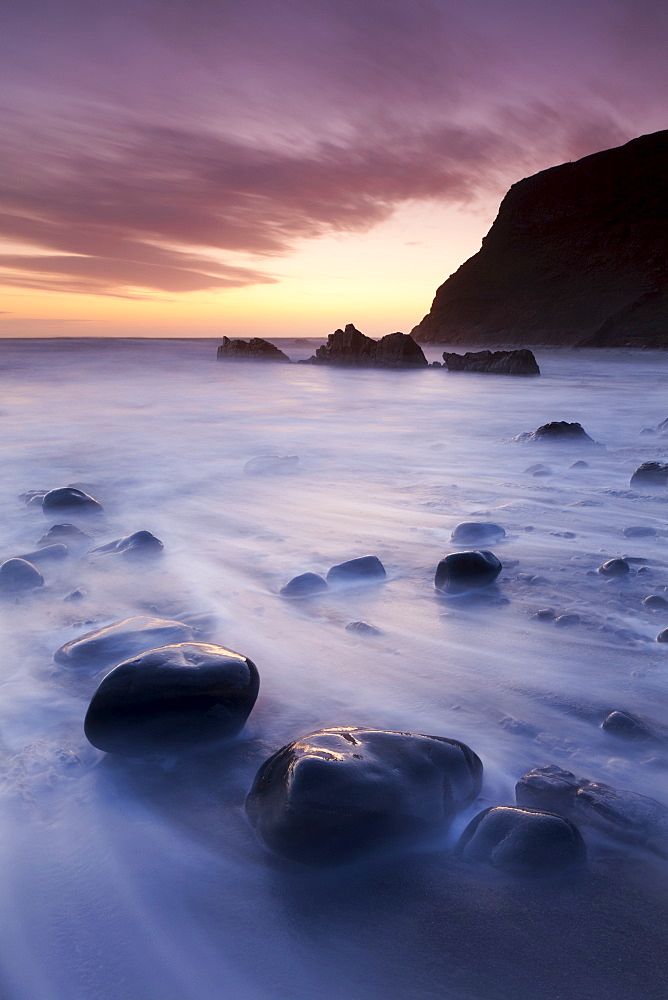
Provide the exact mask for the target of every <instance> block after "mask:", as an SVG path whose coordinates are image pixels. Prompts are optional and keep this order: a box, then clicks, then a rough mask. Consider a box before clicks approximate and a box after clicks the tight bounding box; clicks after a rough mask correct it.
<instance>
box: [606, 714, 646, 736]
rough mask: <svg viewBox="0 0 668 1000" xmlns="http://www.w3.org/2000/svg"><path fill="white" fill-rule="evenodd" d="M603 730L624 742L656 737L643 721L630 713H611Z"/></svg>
mask: <svg viewBox="0 0 668 1000" xmlns="http://www.w3.org/2000/svg"><path fill="white" fill-rule="evenodd" d="M601 729H604V730H605V731H606V733H610V734H611V735H612V736H619V738H620V739H623V740H648V739H651V737H652V736H653V735H654V734H653V733H652V730H651V729H650V728H649V727H648V726H647V725H646V724H645V723H644V722H643V721H642V719H637V718H636V717H635V715H631V714H630V713H629V712H620V711H615V712H610V714H609V715H608V716H606V718H605V719H604V720H603V722H602V723H601Z"/></svg>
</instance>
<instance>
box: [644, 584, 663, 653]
mask: <svg viewBox="0 0 668 1000" xmlns="http://www.w3.org/2000/svg"><path fill="white" fill-rule="evenodd" d="M642 603H643V605H644V606H645V607H646V608H656V609H657V610H663V609H664V608H668V601H667V600H666V598H665V597H662V596H661V594H649V595H648V596H647V597H643V600H642ZM664 631H665V632H668V629H664ZM661 635H663V632H662V633H661ZM657 641H658V642H668V635H667V636H666V638H665V639H661V638H658V639H657Z"/></svg>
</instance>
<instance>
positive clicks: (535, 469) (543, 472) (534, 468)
mask: <svg viewBox="0 0 668 1000" xmlns="http://www.w3.org/2000/svg"><path fill="white" fill-rule="evenodd" d="M524 471H525V472H527V473H529V472H530V473H531V475H532V476H551V475H552V469H550V468H549V467H548V466H547V465H542V464H541V463H540V462H537V463H535V464H534V465H530V466H528V468H526V469H525V470H524Z"/></svg>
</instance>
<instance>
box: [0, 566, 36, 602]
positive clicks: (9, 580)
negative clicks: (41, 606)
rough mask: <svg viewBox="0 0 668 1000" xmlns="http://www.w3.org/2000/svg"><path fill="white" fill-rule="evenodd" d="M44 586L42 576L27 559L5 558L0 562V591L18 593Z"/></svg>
mask: <svg viewBox="0 0 668 1000" xmlns="http://www.w3.org/2000/svg"><path fill="white" fill-rule="evenodd" d="M43 586H44V577H43V576H42V574H41V573H40V571H39V570H38V569H37V567H36V566H33V564H32V563H31V562H28V560H27V559H20V558H15V559H5V561H4V562H3V563H0V591H3V592H4V593H12V594H14V593H20V592H21V591H23V590H35V589H36V588H37V587H43Z"/></svg>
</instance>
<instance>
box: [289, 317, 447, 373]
mask: <svg viewBox="0 0 668 1000" xmlns="http://www.w3.org/2000/svg"><path fill="white" fill-rule="evenodd" d="M309 363H310V364H314V365H344V366H346V367H356V368H426V367H427V364H428V362H427V359H426V358H425V356H424V354H423V352H422V348H421V347H420V346H419V345H418V344H416V343H415V341H414V340H413V338H412V337H410V336H409V335H408V334H407V333H389V334H388V335H387V336H386V337H381V339H380V340H372V339H371V337H366V336H365V335H364V334H363V333H361V332H360V331H359V330H357V329H356V328H355V327H354V326H353V324H352V323H348V325H347V326H346V328H345V330H335V331H334V333H330V335H329V337H328V338H327V343H326V344H323V345H322V347H319V348H318V349H317V351H316V352H315V355H314V356H313V357H312V358H309Z"/></svg>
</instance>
